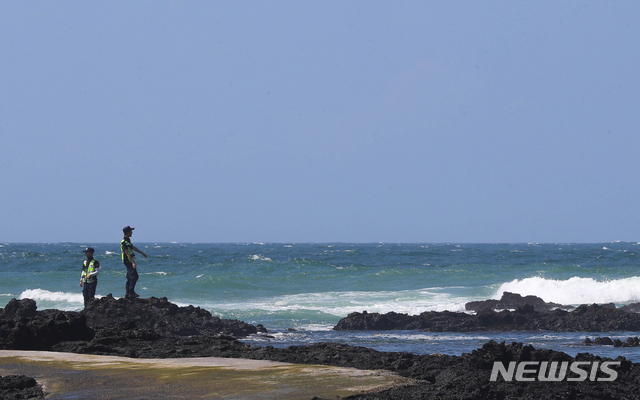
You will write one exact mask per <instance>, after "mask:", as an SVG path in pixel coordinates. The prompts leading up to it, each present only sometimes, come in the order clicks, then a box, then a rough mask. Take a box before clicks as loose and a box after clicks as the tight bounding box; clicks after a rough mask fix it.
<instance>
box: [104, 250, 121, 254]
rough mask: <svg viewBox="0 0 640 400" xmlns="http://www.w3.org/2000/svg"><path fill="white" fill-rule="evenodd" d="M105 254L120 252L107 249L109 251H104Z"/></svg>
mask: <svg viewBox="0 0 640 400" xmlns="http://www.w3.org/2000/svg"><path fill="white" fill-rule="evenodd" d="M104 254H107V255H110V254H118V253H116V252H115V251H109V250H107V251H105V252H104Z"/></svg>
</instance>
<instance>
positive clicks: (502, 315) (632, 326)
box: [333, 304, 640, 332]
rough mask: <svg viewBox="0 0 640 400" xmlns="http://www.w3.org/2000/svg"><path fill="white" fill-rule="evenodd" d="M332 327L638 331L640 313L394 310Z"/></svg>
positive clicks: (603, 308) (587, 308)
mask: <svg viewBox="0 0 640 400" xmlns="http://www.w3.org/2000/svg"><path fill="white" fill-rule="evenodd" d="M333 329H334V330H409V329H419V330H421V331H427V332H474V331H523V330H524V331H537V330H548V331H552V332H580V331H583V332H607V331H639V330H640V314H636V313H629V312H625V311H623V310H621V309H617V308H615V306H614V307H611V305H608V304H607V305H597V304H592V305H581V306H579V307H577V308H576V309H575V310H573V311H564V310H559V309H556V310H553V311H548V312H538V311H535V307H534V306H533V305H529V304H525V305H523V306H521V307H519V308H517V309H516V310H515V311H508V310H502V311H500V312H495V311H491V310H486V311H482V312H478V313H477V314H476V315H471V314H466V313H460V312H451V311H443V312H437V311H428V312H423V313H422V314H420V315H414V316H411V315H407V314H397V313H393V312H392V313H387V314H378V313H367V312H366V311H365V312H362V313H357V312H356V313H351V314H349V315H348V316H347V317H345V318H342V319H341V320H340V321H338V323H337V324H336V326H335V327H334V328H333Z"/></svg>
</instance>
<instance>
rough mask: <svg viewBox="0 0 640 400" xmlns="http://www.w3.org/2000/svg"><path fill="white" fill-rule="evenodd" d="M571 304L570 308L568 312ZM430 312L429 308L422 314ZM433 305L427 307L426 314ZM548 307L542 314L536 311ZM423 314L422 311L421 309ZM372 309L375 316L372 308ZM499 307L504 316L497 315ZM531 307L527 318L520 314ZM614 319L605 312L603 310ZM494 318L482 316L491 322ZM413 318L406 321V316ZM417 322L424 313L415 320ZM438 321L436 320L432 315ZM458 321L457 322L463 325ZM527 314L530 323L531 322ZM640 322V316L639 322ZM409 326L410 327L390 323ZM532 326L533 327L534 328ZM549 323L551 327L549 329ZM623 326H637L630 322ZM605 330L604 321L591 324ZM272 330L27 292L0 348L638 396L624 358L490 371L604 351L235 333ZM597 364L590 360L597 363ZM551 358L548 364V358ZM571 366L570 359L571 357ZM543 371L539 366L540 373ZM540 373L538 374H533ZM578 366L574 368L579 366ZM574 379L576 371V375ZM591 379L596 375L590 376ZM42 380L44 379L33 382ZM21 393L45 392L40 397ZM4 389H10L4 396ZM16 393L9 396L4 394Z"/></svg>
mask: <svg viewBox="0 0 640 400" xmlns="http://www.w3.org/2000/svg"><path fill="white" fill-rule="evenodd" d="M505 313H513V314H514V315H512V322H511V325H509V324H507V323H505V318H504V316H505V315H508V314H505ZM564 313H567V314H569V315H571V314H572V313H576V314H574V315H573V316H570V317H569V316H566V315H565V314H564ZM354 314H359V315H358V316H357V317H358V318H354V316H353V314H352V315H350V316H349V317H347V318H345V319H344V320H346V321H358V322H357V324H356V323H355V322H354V323H352V324H351V325H347V323H346V322H345V323H342V321H341V323H339V324H338V325H337V326H336V329H346V328H347V327H348V326H351V327H353V329H378V328H379V329H407V326H411V327H412V328H409V329H424V328H420V326H421V325H420V324H421V323H422V322H421V320H420V319H411V318H408V316H403V315H402V314H396V313H389V314H384V315H377V314H373V313H372V314H368V313H366V312H364V313H354ZM423 314H425V313H423ZM426 314H429V313H426ZM537 314H540V315H543V317H540V316H539V315H537ZM421 315H422V314H421ZM434 315H438V318H440V319H442V320H446V321H449V322H448V323H447V324H444V323H440V325H432V326H435V327H437V329H445V328H446V327H453V328H456V327H457V328H456V329H462V328H460V327H464V328H465V329H471V328H473V327H474V326H477V327H480V328H481V329H482V330H491V329H487V326H491V325H486V323H484V324H479V323H469V322H465V321H468V320H465V319H466V318H468V317H478V316H482V315H493V317H492V318H499V319H498V321H499V323H498V324H497V325H495V326H496V327H497V329H498V328H499V329H506V327H507V326H513V325H514V324H519V325H518V326H538V327H537V328H534V329H548V328H545V327H543V326H553V327H556V329H561V328H563V329H567V330H571V331H576V330H581V328H574V327H572V325H571V323H576V324H578V325H577V326H578V327H589V326H590V327H593V322H591V323H589V322H588V320H589V319H590V318H599V319H600V320H599V324H605V325H606V326H618V325H620V324H627V325H625V326H632V325H633V324H635V323H636V320H637V315H636V314H635V313H632V312H629V311H625V310H620V309H616V308H615V307H614V308H611V307H610V306H596V305H592V306H584V307H583V306H580V307H577V308H576V309H575V310H573V311H565V310H562V309H558V308H556V307H550V308H549V309H548V310H546V311H536V310H535V307H534V305H531V304H524V305H522V304H521V305H520V306H519V307H517V308H516V310H515V311H509V310H503V311H499V312H496V311H493V310H492V309H491V310H485V311H481V312H479V313H478V314H476V315H475V316H474V315H469V314H465V313H449V312H443V313H435V314H434ZM374 316H375V317H374ZM496 316H499V317H496ZM520 316H524V317H525V319H523V318H520ZM605 317H607V318H610V321H609V320H602V319H601V318H605ZM492 318H487V319H484V320H483V321H485V322H486V321H491V320H492ZM535 320H538V321H546V320H554V321H555V323H554V324H553V325H544V324H542V323H541V322H539V323H538V325H532V324H533V322H531V321H535ZM407 321H409V322H407ZM416 321H417V322H416ZM432 321H433V319H432ZM451 321H454V322H455V321H457V323H458V324H457V325H456V324H454V323H453V322H451ZM524 321H529V322H526V323H525V322H524ZM638 323H639V324H640V321H638ZM397 326H403V328H389V327H397ZM638 326H639V327H640V325H638ZM529 329H532V328H529ZM550 330H551V329H550ZM626 330H640V329H628V328H626ZM594 331H599V330H594ZM258 333H267V331H266V329H264V328H263V327H261V326H253V325H250V324H247V323H244V322H242V321H237V320H223V319H220V318H218V317H215V316H212V315H211V314H210V313H209V312H208V311H206V310H203V309H201V308H198V307H192V306H189V307H178V306H177V305H175V304H172V303H170V302H169V301H168V300H167V299H166V298H162V299H157V298H150V299H136V300H126V299H115V298H113V297H112V296H106V297H103V298H101V299H95V300H93V301H92V302H91V303H90V304H89V305H88V307H87V308H86V309H85V310H83V311H81V312H74V311H59V310H43V311H38V310H37V307H36V303H35V302H34V301H33V300H30V299H23V300H15V299H13V300H11V301H10V302H9V303H8V304H7V306H6V307H5V308H4V309H1V312H0V349H11V350H46V351H60V352H73V353H80V354H95V355H117V356H126V357H133V358H183V357H227V358H244V359H254V360H271V361H284V362H289V363H296V364H317V365H331V366H339V367H352V368H359V369H367V370H388V371H391V372H394V373H396V374H398V375H401V376H404V377H408V378H413V379H416V380H419V381H420V382H423V383H421V384H417V385H413V386H404V387H398V388H392V389H389V390H386V391H383V392H378V393H369V394H359V395H356V396H350V397H348V398H349V399H398V398H442V399H462V398H467V399H505V398H524V399H528V398H531V399H534V398H535V399H551V398H581V399H582V398H586V399H624V398H635V396H636V393H638V391H639V390H640V365H637V364H634V363H632V362H630V361H628V360H626V359H624V358H623V357H618V358H617V359H616V360H615V361H616V362H617V364H615V366H614V367H613V370H614V371H615V375H616V377H615V380H613V381H610V382H609V381H607V382H600V381H598V379H600V378H598V377H600V376H601V375H602V371H599V370H597V368H596V370H595V372H591V373H590V375H589V379H583V380H581V381H580V380H579V379H578V380H576V381H571V380H570V379H572V378H571V376H570V374H569V375H567V376H568V377H569V378H568V379H564V380H562V379H561V380H559V381H557V382H545V381H540V380H536V379H534V380H533V381H522V382H518V381H516V380H512V381H505V380H504V379H503V378H498V379H497V380H495V381H492V380H491V379H490V377H491V374H492V369H493V367H494V363H495V362H496V361H499V362H502V363H504V365H507V364H508V363H510V362H516V363H523V362H529V363H534V364H535V363H536V362H544V361H546V362H553V361H556V362H558V363H563V362H566V363H574V362H576V361H577V362H580V363H591V364H593V365H596V366H597V365H599V364H601V363H603V362H605V361H611V360H609V359H606V358H601V357H598V356H593V355H591V354H588V353H581V354H578V355H577V356H576V357H571V356H569V355H567V354H565V353H562V352H557V351H553V350H539V349H535V348H533V347H532V346H526V345H523V344H522V343H512V344H505V343H496V342H494V341H489V342H487V343H486V344H485V345H484V346H483V347H482V348H480V349H477V350H474V351H472V352H471V353H468V354H463V355H461V356H449V355H439V354H432V355H415V354H411V353H400V352H379V351H376V350H373V349H369V348H365V347H357V346H349V345H342V344H327V343H317V344H314V345H309V346H291V347H288V348H285V349H280V348H274V347H272V346H265V347H259V346H250V345H247V344H244V343H242V342H241V341H239V340H238V338H242V337H245V336H247V335H252V334H258ZM591 364H590V365H591ZM545 365H546V364H545ZM567 365H568V364H567ZM541 374H542V372H541ZM534 375H535V374H534ZM574 375H575V374H574ZM573 378H575V376H574V377H573ZM592 378H593V379H592ZM36 387H37V385H36ZM37 396H38V394H37V393H35V394H34V396H33V397H16V398H43V397H37ZM3 398H4V397H3ZM7 398H11V397H7Z"/></svg>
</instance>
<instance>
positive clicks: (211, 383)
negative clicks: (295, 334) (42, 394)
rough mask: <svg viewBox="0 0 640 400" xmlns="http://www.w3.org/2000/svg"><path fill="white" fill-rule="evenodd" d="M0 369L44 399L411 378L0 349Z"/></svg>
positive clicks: (299, 389) (232, 395) (236, 391)
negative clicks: (28, 380)
mask: <svg viewBox="0 0 640 400" xmlns="http://www.w3.org/2000/svg"><path fill="white" fill-rule="evenodd" d="M5 374H24V375H28V376H33V377H34V378H36V380H37V381H38V382H39V383H42V384H43V386H44V389H45V391H47V392H48V393H50V395H49V398H96V399H97V398H100V399H124V398H127V399H153V400H160V399H197V398H202V399H247V398H251V399H276V398H277V399H310V398H312V397H313V396H318V397H322V398H339V397H344V396H349V395H353V394H356V393H360V392H362V391H370V390H382V389H384V388H386V387H390V386H394V385H401V384H408V383H410V381H409V380H407V379H404V378H401V377H398V376H396V375H393V374H391V373H388V372H385V371H364V370H357V369H352V368H338V367H329V366H320V365H300V364H288V363H277V362H271V361H256V360H240V359H220V358H190V359H130V358H124V357H112V356H93V355H78V354H70V353H53V352H27V351H22V352H15V351H0V375H5Z"/></svg>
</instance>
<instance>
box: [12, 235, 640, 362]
mask: <svg viewBox="0 0 640 400" xmlns="http://www.w3.org/2000/svg"><path fill="white" fill-rule="evenodd" d="M134 245H136V246H137V247H138V248H140V249H141V250H143V251H144V252H145V253H146V254H147V255H148V258H143V257H141V256H140V255H138V256H137V262H138V271H139V273H140V280H139V281H138V285H137V287H136V291H137V292H138V293H139V294H140V295H141V296H142V297H150V296H155V297H167V298H168V299H169V300H170V301H171V302H174V303H176V304H178V305H181V306H185V305H189V304H191V305H194V306H199V307H202V308H204V309H207V310H209V311H210V312H211V313H213V314H214V315H218V316H220V317H222V318H232V319H240V320H243V321H246V322H249V323H252V324H262V325H264V326H265V327H266V328H267V329H268V330H269V332H270V334H269V335H268V336H264V335H263V336H255V337H250V338H246V339H243V341H245V342H247V343H251V344H256V345H272V346H276V347H285V346H290V345H304V344H311V343H315V342H340V343H346V344H351V345H358V346H366V347H370V348H374V349H377V350H381V351H406V352H411V353H415V354H431V353H441V354H452V355H459V354H462V353H466V352H470V351H472V350H474V349H476V348H478V347H481V346H482V344H484V343H485V342H487V341H488V340H491V339H493V340H496V341H507V342H513V341H517V342H524V343H526V344H532V345H534V346H535V347H537V348H538V347H539V348H552V349H554V350H559V351H564V352H566V353H568V354H571V355H576V354H577V353H582V352H590V353H593V354H599V355H603V356H608V357H617V356H619V355H622V356H624V357H627V358H628V359H631V360H633V361H640V348H613V347H605V346H585V345H583V344H582V342H583V340H584V338H585V337H591V338H593V337H594V336H610V337H612V338H621V339H623V340H625V339H626V338H627V337H628V336H639V335H640V332H599V333H594V332H572V333H557V332H546V331H532V332H504V333H500V332H475V333H448V332H445V333H429V332H419V331H386V332H338V331H333V330H332V327H333V326H334V325H335V324H336V323H337V322H338V320H339V319H340V318H342V317H345V316H346V315H347V314H349V313H351V312H354V311H358V312H361V311H363V310H366V311H369V312H380V313H385V312H389V311H396V312H399V313H408V314H419V313H421V312H423V311H443V310H450V311H464V305H465V303H467V302H469V301H475V300H486V299H498V298H500V297H501V295H502V292H504V291H509V292H514V293H519V294H521V295H523V296H524V295H536V296H539V297H541V298H542V299H544V300H545V301H548V302H556V303H562V304H573V305H579V304H585V303H586V304H591V303H615V304H616V305H623V304H628V303H633V302H638V301H640V273H639V271H638V262H639V261H640V257H639V256H638V254H639V252H640V244H639V243H627V242H613V243H600V244H535V243H529V244H395V243H367V244H355V243H353V244H352V243H319V244H315V243H231V244H199V243H137V242H135V241H134ZM87 246H91V247H93V248H95V249H96V253H95V258H96V259H97V260H99V261H100V264H101V267H102V268H101V272H100V276H99V283H98V289H97V295H98V296H105V295H107V294H108V293H112V294H113V295H114V296H115V297H123V296H124V294H125V281H126V277H125V275H126V270H125V267H124V266H123V265H122V262H121V258H120V245H119V242H114V243H4V244H0V272H1V275H2V279H1V280H0V307H4V305H5V304H6V303H7V302H8V301H9V300H11V299H12V298H17V299H21V298H31V299H34V300H36V302H37V304H38V309H39V310H43V309H47V308H57V309H61V310H81V309H82V307H83V299H82V293H81V288H80V287H79V278H80V271H81V266H82V262H83V260H84V255H83V253H82V250H83V249H84V248H86V247H87Z"/></svg>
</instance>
